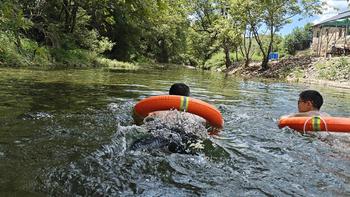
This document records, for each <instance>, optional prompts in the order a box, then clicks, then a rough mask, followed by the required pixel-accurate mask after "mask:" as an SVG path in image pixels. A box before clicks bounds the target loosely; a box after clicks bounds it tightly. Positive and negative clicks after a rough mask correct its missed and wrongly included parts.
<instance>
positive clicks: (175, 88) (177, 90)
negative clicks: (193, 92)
mask: <svg viewBox="0 0 350 197" xmlns="http://www.w3.org/2000/svg"><path fill="white" fill-rule="evenodd" d="M169 94H170V95H179V96H190V88H189V87H188V86H187V85H186V84H184V83H174V84H173V85H172V86H171V87H170V90H169Z"/></svg>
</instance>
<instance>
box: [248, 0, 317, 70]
mask: <svg viewBox="0 0 350 197" xmlns="http://www.w3.org/2000/svg"><path fill="white" fill-rule="evenodd" d="M252 2H253V3H254V7H253V10H252V13H246V14H247V15H248V17H249V18H250V20H249V21H251V24H250V25H251V27H252V31H253V35H254V38H255V40H256V42H257V43H258V45H259V48H260V50H261V53H262V55H263V59H262V63H261V69H262V70H266V69H268V56H269V54H270V52H271V50H272V46H273V42H274V36H275V34H276V32H278V31H279V30H280V29H281V28H282V27H283V26H284V25H286V24H287V23H290V20H291V18H292V17H294V16H296V15H298V14H302V15H312V14H314V13H320V12H321V6H322V5H323V3H322V2H320V1H317V0H303V1H297V0H292V1H291V0H264V1H257V0H253V1H252ZM264 31H265V33H263V32H264ZM265 34H266V35H268V36H269V41H268V44H267V45H264V43H263V42H262V40H261V35H265Z"/></svg>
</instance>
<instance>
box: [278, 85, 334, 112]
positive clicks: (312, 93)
mask: <svg viewBox="0 0 350 197" xmlns="http://www.w3.org/2000/svg"><path fill="white" fill-rule="evenodd" d="M322 105H323V97H322V95H321V94H320V93H319V92H318V91H316V90H305V91H303V92H301V93H300V94H299V100H298V111H299V112H298V113H294V114H290V115H285V116H282V117H281V118H288V117H312V116H322V117H327V116H330V115H329V114H327V113H325V112H321V111H320V109H321V107H322Z"/></svg>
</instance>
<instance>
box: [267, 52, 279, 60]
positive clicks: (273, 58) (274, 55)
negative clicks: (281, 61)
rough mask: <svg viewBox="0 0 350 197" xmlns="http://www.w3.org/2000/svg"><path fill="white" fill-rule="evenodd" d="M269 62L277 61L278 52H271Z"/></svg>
mask: <svg viewBox="0 0 350 197" xmlns="http://www.w3.org/2000/svg"><path fill="white" fill-rule="evenodd" d="M269 60H278V52H271V53H270V54H269Z"/></svg>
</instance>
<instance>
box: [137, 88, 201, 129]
mask: <svg viewBox="0 0 350 197" xmlns="http://www.w3.org/2000/svg"><path fill="white" fill-rule="evenodd" d="M169 95H178V96H190V88H189V87H188V86H187V85H186V84H184V83H174V84H173V85H172V86H171V87H170V89H169ZM178 114H179V113H177V115H178ZM181 114H182V116H184V117H185V118H190V119H194V120H196V121H198V122H199V123H201V124H203V125H206V120H204V119H203V118H201V117H199V116H197V115H194V114H190V113H186V112H185V113H181ZM174 116H175V115H174V111H157V112H152V113H150V114H149V115H148V116H147V117H146V118H145V120H144V121H145V122H147V121H149V120H150V119H153V118H154V117H157V118H162V119H163V120H165V121H173V117H174Z"/></svg>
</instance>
